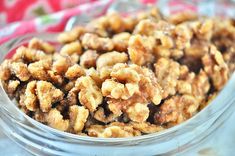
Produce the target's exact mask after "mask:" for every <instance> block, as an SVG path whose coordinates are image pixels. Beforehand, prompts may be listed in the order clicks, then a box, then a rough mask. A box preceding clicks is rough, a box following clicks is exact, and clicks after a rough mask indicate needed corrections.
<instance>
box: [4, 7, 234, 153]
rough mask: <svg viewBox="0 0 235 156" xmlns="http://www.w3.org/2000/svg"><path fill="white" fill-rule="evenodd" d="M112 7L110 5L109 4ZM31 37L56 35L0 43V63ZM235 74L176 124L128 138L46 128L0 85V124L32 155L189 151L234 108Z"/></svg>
mask: <svg viewBox="0 0 235 156" xmlns="http://www.w3.org/2000/svg"><path fill="white" fill-rule="evenodd" d="M113 8H114V7H113ZM32 37H37V38H40V39H43V40H45V41H48V42H56V37H57V34H49V33H44V34H43V33H40V34H29V35H25V36H21V37H17V38H15V39H12V40H10V41H8V42H6V43H4V44H2V45H1V46H0V51H1V54H2V55H1V56H0V62H2V61H3V60H4V59H5V58H6V57H10V56H11V55H12V53H13V50H14V49H15V48H17V47H19V46H20V45H23V44H25V43H27V42H28V41H29V40H30V39H31V38H32ZM234 84H235V74H232V75H231V78H230V80H229V82H228V83H227V84H226V85H225V87H224V89H223V90H222V91H221V92H220V93H219V94H218V96H217V97H216V98H215V99H214V100H213V101H212V102H211V103H210V104H209V105H208V106H207V107H206V108H204V109H203V110H202V111H200V112H199V113H197V114H196V115H195V116H193V117H192V118H191V119H189V120H187V121H185V122H183V123H182V124H180V125H177V126H175V127H172V128H169V129H167V130H164V131H161V132H157V133H153V134H148V135H143V136H137V137H132V138H93V137H88V136H79V135H75V134H70V133H66V132H62V131H59V130H56V129H53V128H50V127H48V126H46V125H44V124H42V123H39V122H37V121H35V120H34V119H32V118H30V117H29V116H27V115H26V114H24V113H23V112H22V111H20V110H19V109H18V107H17V104H16V102H15V101H12V100H10V99H9V98H8V96H7V94H6V92H5V91H4V89H3V87H2V84H1V85H0V125H1V126H2V130H3V132H4V133H5V134H6V135H7V136H8V137H9V138H11V139H12V140H14V141H15V142H16V143H17V144H19V145H20V146H21V147H23V148H25V149H26V150H27V151H29V152H31V153H33V154H35V155H61V156H65V155H102V156H106V155H107V156H109V155H120V154H121V155H132V154H133V155H136V156H138V155H141V156H143V155H176V154H182V153H184V152H186V151H189V150H190V149H192V148H195V147H196V146H199V145H200V143H201V142H203V141H205V140H206V139H208V137H209V136H211V135H213V132H215V130H216V129H218V128H219V127H220V125H221V124H223V123H224V122H226V120H227V119H228V118H229V116H230V115H231V113H233V111H234V109H235V108H234V107H235V106H234V102H235V85H234Z"/></svg>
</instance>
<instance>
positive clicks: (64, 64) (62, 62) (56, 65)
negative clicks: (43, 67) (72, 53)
mask: <svg viewBox="0 0 235 156" xmlns="http://www.w3.org/2000/svg"><path fill="white" fill-rule="evenodd" d="M71 65H72V62H71V58H70V57H69V56H62V55H54V62H53V64H52V71H54V72H55V73H57V74H59V75H62V74H64V73H65V72H66V71H67V70H68V68H69V67H70V66H71Z"/></svg>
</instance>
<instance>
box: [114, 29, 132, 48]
mask: <svg viewBox="0 0 235 156" xmlns="http://www.w3.org/2000/svg"><path fill="white" fill-rule="evenodd" d="M130 37H131V34H130V33H128V32H122V33H118V34H115V35H114V36H113V38H112V41H113V44H114V50H116V51H120V52H127V47H128V41H129V38H130Z"/></svg>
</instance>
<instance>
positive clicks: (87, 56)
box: [80, 50, 99, 68]
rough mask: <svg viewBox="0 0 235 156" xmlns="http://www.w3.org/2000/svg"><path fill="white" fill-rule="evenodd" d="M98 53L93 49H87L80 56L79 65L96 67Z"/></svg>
mask: <svg viewBox="0 0 235 156" xmlns="http://www.w3.org/2000/svg"><path fill="white" fill-rule="evenodd" d="M98 56H99V54H98V53H97V52H96V51H95V50H87V51H85V52H84V53H83V54H82V55H81V57H80V65H81V66H82V67H84V68H91V67H96V60H97V58H98Z"/></svg>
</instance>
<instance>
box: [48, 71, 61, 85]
mask: <svg viewBox="0 0 235 156" xmlns="http://www.w3.org/2000/svg"><path fill="white" fill-rule="evenodd" d="M47 73H48V76H49V77H48V80H49V81H51V82H52V83H53V84H55V85H62V84H63V83H64V79H63V77H62V76H61V75H58V74H57V73H56V72H55V71H52V70H48V71H47Z"/></svg>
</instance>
